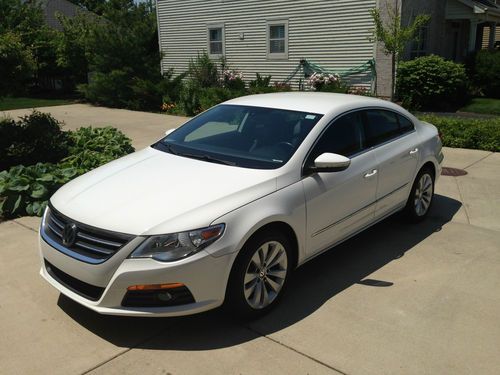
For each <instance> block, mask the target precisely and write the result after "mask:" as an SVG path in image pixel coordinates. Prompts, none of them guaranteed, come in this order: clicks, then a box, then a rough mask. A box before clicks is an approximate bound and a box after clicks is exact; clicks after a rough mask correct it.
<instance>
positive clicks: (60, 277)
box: [44, 259, 104, 301]
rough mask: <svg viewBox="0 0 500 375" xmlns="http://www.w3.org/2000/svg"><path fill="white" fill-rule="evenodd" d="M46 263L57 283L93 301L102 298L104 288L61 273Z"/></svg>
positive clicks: (48, 270)
mask: <svg viewBox="0 0 500 375" xmlns="http://www.w3.org/2000/svg"><path fill="white" fill-rule="evenodd" d="M44 261H45V269H46V270H47V272H48V273H49V275H50V276H52V277H53V278H54V279H55V280H56V281H57V282H59V283H60V284H62V285H64V286H65V287H66V288H68V289H69V290H72V291H73V292H75V293H76V294H78V295H80V296H82V297H85V298H87V299H89V300H92V301H97V300H98V299H99V298H101V296H102V293H103V292H104V288H101V287H99V286H95V285H90V284H87V283H85V282H83V281H81V280H78V279H75V278H74V277H73V276H70V275H68V274H67V273H65V272H63V271H61V270H60V269H59V268H57V267H54V266H53V265H52V264H50V263H49V262H47V260H46V259H44Z"/></svg>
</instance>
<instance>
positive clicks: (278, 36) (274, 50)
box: [267, 21, 288, 59]
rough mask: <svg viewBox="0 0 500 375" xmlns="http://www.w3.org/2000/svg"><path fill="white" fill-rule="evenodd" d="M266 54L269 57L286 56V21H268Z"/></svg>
mask: <svg viewBox="0 0 500 375" xmlns="http://www.w3.org/2000/svg"><path fill="white" fill-rule="evenodd" d="M267 56H268V58H271V59H287V58H288V21H273V22H268V24H267Z"/></svg>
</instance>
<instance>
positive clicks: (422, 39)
mask: <svg viewBox="0 0 500 375" xmlns="http://www.w3.org/2000/svg"><path fill="white" fill-rule="evenodd" d="M428 36H429V26H421V27H420V29H419V30H418V35H417V38H416V39H415V41H414V42H413V43H412V45H411V52H410V58H412V59H415V58H417V57H420V56H426V55H427V54H428V51H427V44H428Z"/></svg>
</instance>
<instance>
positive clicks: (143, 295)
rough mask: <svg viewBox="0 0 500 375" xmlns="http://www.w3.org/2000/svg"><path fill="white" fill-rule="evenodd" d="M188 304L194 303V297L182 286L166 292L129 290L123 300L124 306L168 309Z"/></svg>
mask: <svg viewBox="0 0 500 375" xmlns="http://www.w3.org/2000/svg"><path fill="white" fill-rule="evenodd" d="M165 297H167V298H165ZM188 303H194V298H193V295H192V294H191V292H190V291H189V289H188V288H187V287H185V286H181V287H178V288H174V289H166V290H128V291H127V294H125V297H124V298H123V301H122V306H124V307H167V306H178V305H186V304H188Z"/></svg>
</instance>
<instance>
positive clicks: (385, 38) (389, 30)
mask: <svg viewBox="0 0 500 375" xmlns="http://www.w3.org/2000/svg"><path fill="white" fill-rule="evenodd" d="M398 6H399V5H398V2H396V5H395V7H393V6H391V5H389V4H387V2H386V3H385V9H386V11H387V20H384V17H383V16H382V15H381V12H380V10H379V9H378V8H374V9H372V10H370V15H371V16H372V19H373V22H374V24H375V29H374V30H373V40H374V41H377V42H382V43H383V45H384V52H385V54H386V55H390V56H391V72H392V80H391V100H394V94H395V90H394V89H395V82H396V69H397V66H398V62H399V60H400V58H401V55H402V53H403V51H404V49H405V47H406V45H407V44H408V43H409V42H411V41H414V40H416V39H417V34H418V31H419V30H420V28H421V27H422V26H424V25H425V24H427V23H428V22H429V21H430V19H431V17H430V16H429V15H427V14H419V15H417V16H416V17H415V19H414V20H413V22H412V23H411V24H409V25H408V26H406V27H405V26H403V25H402V23H401V13H400V10H399V9H398Z"/></svg>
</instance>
